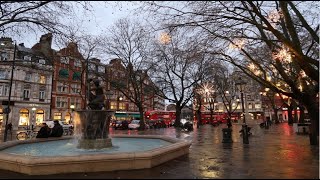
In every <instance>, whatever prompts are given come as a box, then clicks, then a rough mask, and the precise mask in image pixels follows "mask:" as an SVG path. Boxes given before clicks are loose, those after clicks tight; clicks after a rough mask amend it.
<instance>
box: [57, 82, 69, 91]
mask: <svg viewBox="0 0 320 180" xmlns="http://www.w3.org/2000/svg"><path fill="white" fill-rule="evenodd" d="M57 91H58V92H60V93H68V85H67V84H64V83H61V82H58V87H57Z"/></svg>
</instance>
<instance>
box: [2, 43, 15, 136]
mask: <svg viewBox="0 0 320 180" xmlns="http://www.w3.org/2000/svg"><path fill="white" fill-rule="evenodd" d="M16 51H17V43H16V42H14V50H13V60H12V67H11V77H10V87H9V96H8V107H7V108H5V109H4V113H5V114H6V124H5V129H4V138H3V141H4V142H6V141H7V134H8V128H7V126H8V120H9V114H10V112H11V109H10V103H11V90H12V82H13V71H14V66H15V60H16Z"/></svg>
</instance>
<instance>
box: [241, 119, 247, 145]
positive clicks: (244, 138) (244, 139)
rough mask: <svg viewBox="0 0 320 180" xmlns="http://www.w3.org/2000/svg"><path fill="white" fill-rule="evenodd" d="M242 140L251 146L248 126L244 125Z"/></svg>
mask: <svg viewBox="0 0 320 180" xmlns="http://www.w3.org/2000/svg"><path fill="white" fill-rule="evenodd" d="M242 138H243V144H249V135H248V126H247V125H246V124H243V125H242Z"/></svg>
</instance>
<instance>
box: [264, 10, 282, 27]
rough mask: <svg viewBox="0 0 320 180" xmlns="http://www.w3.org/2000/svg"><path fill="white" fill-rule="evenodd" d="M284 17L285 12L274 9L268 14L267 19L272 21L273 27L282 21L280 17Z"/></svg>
mask: <svg viewBox="0 0 320 180" xmlns="http://www.w3.org/2000/svg"><path fill="white" fill-rule="evenodd" d="M282 17H283V14H282V12H281V11H277V10H276V9H275V10H272V11H270V13H269V14H268V16H267V20H268V21H269V22H270V24H271V26H272V27H274V28H275V27H276V25H277V23H278V22H279V21H280V19H281V18H282Z"/></svg>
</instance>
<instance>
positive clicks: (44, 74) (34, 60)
mask: <svg viewBox="0 0 320 180" xmlns="http://www.w3.org/2000/svg"><path fill="white" fill-rule="evenodd" d="M0 43H1V46H0V51H1V61H0V102H1V105H0V122H1V124H2V128H4V126H5V124H6V123H12V125H13V130H20V129H23V128H24V127H27V126H29V125H34V126H36V125H38V126H39V125H40V124H41V123H42V122H43V121H44V120H45V119H47V118H49V116H50V103H51V87H52V72H53V69H52V61H51V59H50V58H48V57H47V56H45V55H44V53H41V50H42V49H41V48H38V47H39V46H41V45H42V43H43V42H42V41H41V40H40V44H39V43H38V46H34V47H33V48H31V49H30V48H26V47H24V45H23V44H19V45H16V47H15V43H14V42H13V41H12V39H11V38H1V39H0ZM14 54H15V55H14ZM13 61H14V66H13ZM12 71H13V73H12ZM11 73H12V75H13V76H12V77H11ZM11 79H12V86H11V89H10V83H11ZM10 90H11V93H10ZM9 96H10V104H9V107H10V110H11V111H10V113H9V114H8V115H7V114H6V113H5V109H6V107H8V101H9ZM7 116H8V119H7ZM6 121H7V122H6Z"/></svg>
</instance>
